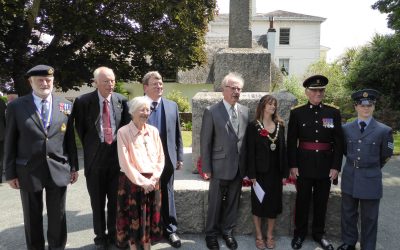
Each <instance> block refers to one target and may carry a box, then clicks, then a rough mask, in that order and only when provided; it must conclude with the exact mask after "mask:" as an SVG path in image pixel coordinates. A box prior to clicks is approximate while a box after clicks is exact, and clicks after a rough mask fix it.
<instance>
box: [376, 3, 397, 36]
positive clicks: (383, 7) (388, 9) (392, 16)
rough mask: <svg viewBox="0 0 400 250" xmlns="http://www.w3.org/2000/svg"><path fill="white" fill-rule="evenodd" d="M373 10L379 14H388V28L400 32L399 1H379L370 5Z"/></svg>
mask: <svg viewBox="0 0 400 250" xmlns="http://www.w3.org/2000/svg"><path fill="white" fill-rule="evenodd" d="M372 8H373V9H375V10H376V9H378V10H379V11H380V12H381V13H386V14H388V27H389V28H391V29H394V30H396V31H397V32H399V31H400V1H399V0H379V1H377V2H376V3H375V4H373V5H372Z"/></svg>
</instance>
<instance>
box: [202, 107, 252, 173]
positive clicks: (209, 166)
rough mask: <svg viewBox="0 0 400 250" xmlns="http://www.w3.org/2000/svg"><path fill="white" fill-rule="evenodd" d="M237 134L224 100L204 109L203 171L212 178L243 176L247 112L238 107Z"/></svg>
mask: <svg viewBox="0 0 400 250" xmlns="http://www.w3.org/2000/svg"><path fill="white" fill-rule="evenodd" d="M238 119H239V132H238V134H236V133H235V131H234V129H233V126H232V124H231V122H230V120H229V114H228V112H227V111H226V108H225V106H224V103H223V101H220V102H218V103H216V104H214V105H212V106H210V107H207V108H206V109H205V110H204V114H203V121H202V125H201V133H200V154H201V161H202V170H203V172H205V173H212V176H213V178H217V179H222V180H232V179H234V178H235V176H236V174H237V173H238V171H240V174H241V176H244V175H245V169H246V168H245V166H244V162H245V147H246V143H244V142H243V141H244V138H245V132H246V128H247V124H248V119H249V109H248V108H247V107H245V106H243V105H240V104H238Z"/></svg>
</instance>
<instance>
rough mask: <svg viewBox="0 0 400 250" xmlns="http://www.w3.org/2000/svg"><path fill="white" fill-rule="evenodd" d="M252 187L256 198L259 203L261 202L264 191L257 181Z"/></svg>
mask: <svg viewBox="0 0 400 250" xmlns="http://www.w3.org/2000/svg"><path fill="white" fill-rule="evenodd" d="M253 189H254V193H256V196H257V198H258V200H259V201H260V203H262V201H263V200H264V196H265V192H264V190H263V189H262V187H261V186H260V184H258V182H257V181H256V184H255V185H253Z"/></svg>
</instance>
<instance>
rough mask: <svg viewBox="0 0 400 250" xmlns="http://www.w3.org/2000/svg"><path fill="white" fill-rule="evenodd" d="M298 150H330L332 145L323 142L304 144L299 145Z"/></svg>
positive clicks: (303, 142)
mask: <svg viewBox="0 0 400 250" xmlns="http://www.w3.org/2000/svg"><path fill="white" fill-rule="evenodd" d="M299 148H300V149H304V150H331V149H332V145H331V144H330V143H324V142H306V141H302V142H300V143H299Z"/></svg>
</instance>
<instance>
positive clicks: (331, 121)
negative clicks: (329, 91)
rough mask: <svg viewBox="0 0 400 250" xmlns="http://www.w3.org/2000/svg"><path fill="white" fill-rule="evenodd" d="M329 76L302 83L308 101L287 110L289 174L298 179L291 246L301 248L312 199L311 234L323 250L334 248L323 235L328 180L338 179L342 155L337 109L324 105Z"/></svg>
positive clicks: (317, 76)
mask: <svg viewBox="0 0 400 250" xmlns="http://www.w3.org/2000/svg"><path fill="white" fill-rule="evenodd" d="M327 84H328V78H326V77H325V76H322V75H314V76H311V77H309V78H307V79H306V80H305V81H304V83H303V86H304V87H305V94H306V96H307V98H308V103H306V104H303V105H299V106H297V107H295V108H293V109H292V110H291V112H290V118H289V125H288V135H287V138H288V139H287V148H288V159H289V167H290V174H291V176H292V177H295V178H297V183H296V188H297V194H296V209H295V230H294V238H293V240H292V243H291V245H292V248H293V249H300V248H301V247H302V244H303V241H304V239H305V237H306V236H307V229H308V215H309V207H310V202H311V200H313V205H314V207H313V223H312V236H313V239H314V241H316V242H318V243H319V244H320V245H321V247H322V248H323V249H325V250H333V249H334V248H333V246H332V244H331V243H330V242H329V241H328V240H327V239H326V238H324V234H325V215H326V210H327V203H328V198H329V192H330V188H331V181H333V180H335V179H336V178H337V175H338V172H339V171H340V167H341V165H342V158H343V133H342V127H341V116H340V111H339V110H338V108H337V107H334V106H332V105H328V104H323V103H322V99H323V98H324V94H325V87H326V85H327Z"/></svg>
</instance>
